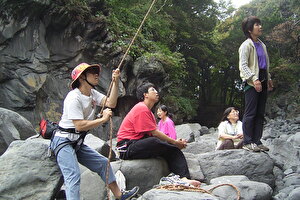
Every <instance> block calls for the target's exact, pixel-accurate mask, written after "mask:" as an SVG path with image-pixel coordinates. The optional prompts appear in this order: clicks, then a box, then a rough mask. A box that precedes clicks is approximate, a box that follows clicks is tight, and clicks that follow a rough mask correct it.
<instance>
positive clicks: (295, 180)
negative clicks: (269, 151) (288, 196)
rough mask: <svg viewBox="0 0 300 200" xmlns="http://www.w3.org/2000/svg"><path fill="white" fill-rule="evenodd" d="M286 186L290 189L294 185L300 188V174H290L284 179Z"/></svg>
mask: <svg viewBox="0 0 300 200" xmlns="http://www.w3.org/2000/svg"><path fill="white" fill-rule="evenodd" d="M283 181H284V186H285V187H289V186H292V185H299V186H300V174H297V173H293V174H289V175H287V176H286V177H284V178H283Z"/></svg>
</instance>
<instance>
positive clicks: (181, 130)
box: [175, 123, 201, 142]
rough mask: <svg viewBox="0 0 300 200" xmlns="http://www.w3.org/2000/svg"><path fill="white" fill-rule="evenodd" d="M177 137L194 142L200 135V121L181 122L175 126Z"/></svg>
mask: <svg viewBox="0 0 300 200" xmlns="http://www.w3.org/2000/svg"><path fill="white" fill-rule="evenodd" d="M175 129H176V133H177V138H182V139H185V140H187V141H189V142H194V141H195V140H196V138H199V137H200V134H201V133H200V130H201V125H200V124H198V123H190V124H181V125H177V126H176V127H175Z"/></svg>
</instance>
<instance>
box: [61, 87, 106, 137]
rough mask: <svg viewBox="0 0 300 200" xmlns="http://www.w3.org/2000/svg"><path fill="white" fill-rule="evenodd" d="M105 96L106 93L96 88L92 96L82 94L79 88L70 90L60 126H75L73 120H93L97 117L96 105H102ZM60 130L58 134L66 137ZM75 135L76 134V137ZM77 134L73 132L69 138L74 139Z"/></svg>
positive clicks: (65, 101)
mask: <svg viewBox="0 0 300 200" xmlns="http://www.w3.org/2000/svg"><path fill="white" fill-rule="evenodd" d="M104 97H105V95H103V94H101V93H100V92H98V91H97V90H94V89H92V90H91V95H90V96H86V95H84V94H82V93H81V92H80V90H79V89H78V88H75V89H74V90H72V91H70V92H69V93H68V94H67V96H66V98H65V100H64V107H63V114H62V117H61V120H60V122H59V126H60V127H62V128H66V129H67V128H75V125H74V124H73V121H72V120H75V119H84V120H93V119H94V117H95V111H96V106H99V105H100V103H101V101H102V99H103V98H104ZM60 132H62V131H58V132H57V133H56V136H61V137H64V136H65V135H66V134H60ZM74 135H76V137H75V136H74ZM77 136H78V137H79V135H78V134H71V135H69V137H71V138H69V137H68V138H69V139H71V140H74V139H76V138H77ZM74 137H75V138H74Z"/></svg>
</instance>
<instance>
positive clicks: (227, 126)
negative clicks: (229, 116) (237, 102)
mask: <svg viewBox="0 0 300 200" xmlns="http://www.w3.org/2000/svg"><path fill="white" fill-rule="evenodd" d="M242 125H243V123H242V122H241V121H237V123H236V124H234V125H233V124H231V123H229V121H227V120H226V121H223V122H221V123H220V125H219V126H218V135H219V137H218V143H217V147H216V149H217V148H219V146H220V145H221V144H222V142H223V141H224V139H223V138H221V137H220V136H221V134H227V135H231V136H235V135H237V134H243V127H242ZM233 141H234V143H235V144H236V143H238V142H239V141H240V139H236V140H233Z"/></svg>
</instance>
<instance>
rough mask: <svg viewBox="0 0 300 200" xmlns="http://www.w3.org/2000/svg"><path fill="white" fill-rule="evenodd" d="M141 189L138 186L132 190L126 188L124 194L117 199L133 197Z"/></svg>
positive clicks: (122, 199)
mask: <svg viewBox="0 0 300 200" xmlns="http://www.w3.org/2000/svg"><path fill="white" fill-rule="evenodd" d="M139 189H140V188H139V187H138V186H135V187H134V188H132V189H131V190H125V191H123V192H122V196H121V197H120V199H117V200H128V199H131V198H132V197H134V196H135V195H136V194H137V193H138V191H139Z"/></svg>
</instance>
